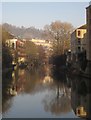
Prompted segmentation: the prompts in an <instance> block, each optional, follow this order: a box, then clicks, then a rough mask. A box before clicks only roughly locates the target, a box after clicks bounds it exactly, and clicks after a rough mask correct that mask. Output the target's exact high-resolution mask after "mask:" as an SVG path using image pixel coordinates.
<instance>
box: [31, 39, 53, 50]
mask: <svg viewBox="0 0 91 120" xmlns="http://www.w3.org/2000/svg"><path fill="white" fill-rule="evenodd" d="M31 42H33V43H35V44H36V45H42V46H43V47H44V48H45V49H48V50H50V49H51V48H52V46H51V43H50V41H49V40H40V39H32V40H31Z"/></svg>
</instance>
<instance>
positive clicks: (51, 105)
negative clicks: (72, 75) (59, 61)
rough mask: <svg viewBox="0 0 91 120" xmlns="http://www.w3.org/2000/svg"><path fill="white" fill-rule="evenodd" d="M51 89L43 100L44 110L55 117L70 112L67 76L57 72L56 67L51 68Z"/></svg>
mask: <svg viewBox="0 0 91 120" xmlns="http://www.w3.org/2000/svg"><path fill="white" fill-rule="evenodd" d="M51 76H52V78H53V88H52V89H51V93H50V94H47V95H46V96H45V98H44V100H43V103H44V109H45V111H47V112H49V111H50V112H51V113H53V114H55V115H60V114H63V113H65V114H66V113H67V112H70V111H71V104H70V92H71V91H70V88H68V86H67V76H66V74H64V73H63V72H59V70H58V69H56V67H54V68H52V73H51Z"/></svg>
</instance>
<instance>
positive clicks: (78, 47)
mask: <svg viewBox="0 0 91 120" xmlns="http://www.w3.org/2000/svg"><path fill="white" fill-rule="evenodd" d="M86 32H87V30H86V25H83V26H81V27H79V28H77V29H76V30H75V31H74V32H73V33H72V34H71V51H72V53H79V52H81V51H83V49H85V50H86Z"/></svg>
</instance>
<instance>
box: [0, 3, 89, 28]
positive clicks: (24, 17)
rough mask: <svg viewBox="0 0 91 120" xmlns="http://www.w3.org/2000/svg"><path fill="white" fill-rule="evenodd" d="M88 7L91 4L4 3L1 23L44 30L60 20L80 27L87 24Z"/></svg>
mask: <svg viewBox="0 0 91 120" xmlns="http://www.w3.org/2000/svg"><path fill="white" fill-rule="evenodd" d="M88 5H89V2H2V19H1V17H0V21H2V22H3V23H9V24H12V25H16V26H25V27H30V26H34V27H35V28H39V29H43V27H44V26H45V25H46V24H50V23H51V22H54V21H56V20H60V21H62V22H69V23H71V24H72V25H73V26H74V27H79V26H81V25H83V24H85V23H86V7H88ZM0 6H1V3H0Z"/></svg>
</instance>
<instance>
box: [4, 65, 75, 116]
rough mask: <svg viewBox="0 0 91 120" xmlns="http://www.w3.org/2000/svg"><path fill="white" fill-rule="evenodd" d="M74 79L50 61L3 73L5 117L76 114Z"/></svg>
mask: <svg viewBox="0 0 91 120" xmlns="http://www.w3.org/2000/svg"><path fill="white" fill-rule="evenodd" d="M71 85H72V83H71V79H70V78H69V77H68V76H67V75H66V74H63V73H59V72H58V71H57V70H53V69H51V68H50V67H49V66H48V65H47V66H46V65H44V66H41V67H39V68H36V69H34V68H33V69H31V70H27V69H16V70H15V71H13V72H10V73H7V74H4V75H3V86H2V88H3V94H2V100H3V101H2V111H3V118H77V116H76V114H75V112H74V109H75V106H74V105H75V103H74V101H72V100H73V98H74V96H73V97H72V89H73V91H74V88H72V87H71Z"/></svg>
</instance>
